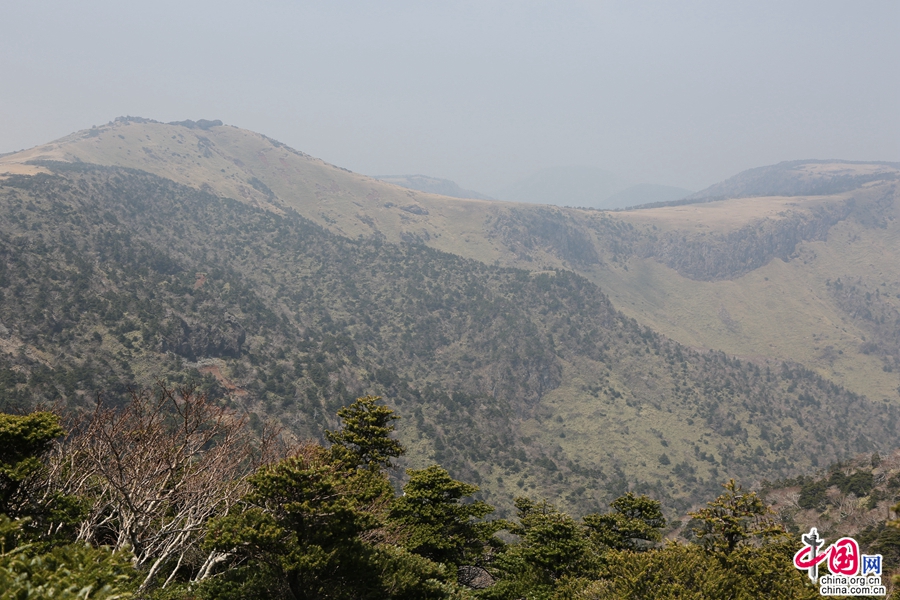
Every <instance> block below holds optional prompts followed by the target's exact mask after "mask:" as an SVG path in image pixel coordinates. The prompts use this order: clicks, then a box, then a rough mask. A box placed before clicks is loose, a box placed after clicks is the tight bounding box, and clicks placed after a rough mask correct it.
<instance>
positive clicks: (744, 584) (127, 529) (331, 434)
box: [0, 383, 818, 600]
mask: <svg viewBox="0 0 900 600" xmlns="http://www.w3.org/2000/svg"><path fill="white" fill-rule="evenodd" d="M337 415H338V417H339V419H340V426H339V427H338V428H336V429H335V430H329V431H326V432H325V435H324V437H325V440H326V441H325V443H314V442H303V443H298V444H293V445H289V444H287V443H285V442H284V441H283V440H282V439H281V436H280V435H279V432H278V430H277V429H274V428H270V427H261V428H257V430H253V429H251V428H250V427H249V426H248V424H247V423H246V421H245V419H243V418H242V417H241V416H239V415H238V414H237V413H235V412H233V411H232V410H230V409H228V408H226V407H225V406H223V405H222V404H220V403H217V402H214V401H212V400H210V399H209V398H208V397H207V396H206V395H204V394H203V393H199V392H197V390H195V389H192V388H190V387H185V388H178V389H175V388H171V387H169V386H167V385H165V384H162V383H161V384H159V385H158V386H157V388H156V389H155V390H150V391H144V392H139V393H138V392H133V393H132V394H131V396H130V398H129V399H128V401H127V402H124V403H122V402H119V403H106V402H104V401H103V400H102V398H98V401H97V403H96V405H95V406H94V408H93V409H92V410H90V411H84V412H81V413H80V414H75V415H73V414H59V413H55V412H51V411H37V412H32V413H29V414H19V415H12V414H0V590H6V591H0V598H3V599H5V598H37V597H40V598H43V597H57V598H98V599H99V598H103V599H113V598H117V599H125V598H156V599H167V600H169V599H172V600H174V599H184V600H187V599H189V598H190V599H210V600H212V599H217V600H218V599H221V600H225V599H238V598H242V599H243V598H251V599H252V598H259V599H263V598H286V599H298V600H299V599H304V600H307V599H332V598H333V599H363V598H410V599H413V598H415V599H427V598H473V599H474V598H485V599H497V600H500V599H517V598H546V599H564V598H565V599H568V598H572V599H574V598H596V599H612V598H659V599H663V598H691V599H693V598H696V599H706V598H763V597H767V598H775V597H778V598H814V597H818V591H817V590H816V588H814V587H813V586H812V585H811V584H810V582H809V580H808V579H807V578H806V575H805V574H804V573H801V572H799V571H797V570H796V569H794V568H793V566H792V564H791V558H792V555H793V553H794V552H795V551H796V550H797V549H798V544H797V540H796V538H795V537H794V536H788V534H787V533H786V531H785V530H784V528H783V527H782V526H780V525H779V524H778V523H777V522H776V519H775V518H774V514H773V513H772V512H771V511H770V510H769V508H768V507H767V506H766V504H765V502H764V501H763V500H762V499H761V498H760V497H759V496H758V495H757V494H755V493H754V492H749V491H746V490H744V489H742V488H741V487H740V486H739V485H738V484H737V483H735V482H734V481H733V480H731V481H729V482H727V483H726V484H725V485H724V488H725V489H724V493H723V494H722V495H721V496H719V497H718V498H716V499H715V500H713V501H711V502H709V503H708V505H707V506H706V507H705V508H702V509H700V510H697V511H695V512H693V513H691V517H692V521H691V541H690V542H673V541H666V542H665V543H663V542H662V537H663V536H662V534H663V532H664V530H665V528H666V525H667V523H666V519H665V517H664V516H663V511H662V506H661V504H660V502H659V501H657V500H654V499H652V498H650V497H648V496H646V495H640V494H636V493H633V492H626V493H625V494H623V495H621V496H620V497H619V498H617V499H616V500H614V501H613V502H612V503H611V504H610V506H609V510H608V511H606V512H597V513H592V514H588V515H585V516H583V517H581V518H575V517H573V516H571V515H569V514H567V513H566V512H564V511H562V510H560V509H559V508H558V507H556V506H554V505H553V504H552V503H551V502H548V501H547V500H544V499H535V498H528V497H525V496H522V497H518V498H516V499H515V500H514V505H515V509H516V514H515V518H511V519H492V518H491V514H492V513H493V512H494V510H493V507H492V506H490V505H489V504H487V503H486V502H484V501H482V500H480V499H478V487H477V486H476V485H473V484H470V483H466V482H463V481H458V480H456V479H454V478H453V477H452V476H451V475H450V473H448V471H447V470H446V469H444V468H443V467H441V466H440V465H437V464H434V465H430V466H427V467H425V468H421V469H409V470H407V471H406V478H405V483H404V484H403V485H402V487H399V483H397V480H396V478H394V479H392V475H396V473H395V471H396V466H395V464H396V462H397V461H396V459H397V458H398V457H400V456H402V455H403V454H404V452H405V449H404V447H403V446H402V445H401V444H400V442H399V441H397V440H396V439H395V438H394V437H393V435H392V434H393V432H394V428H395V421H396V420H397V419H398V418H399V417H398V416H397V415H396V414H395V413H394V411H393V410H392V409H390V408H389V407H388V406H386V405H385V404H383V403H382V402H381V398H379V397H377V396H365V397H361V398H358V399H357V400H356V401H355V402H353V403H352V404H349V405H348V406H345V407H343V408H341V409H340V410H338V412H337Z"/></svg>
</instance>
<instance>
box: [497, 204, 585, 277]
mask: <svg viewBox="0 0 900 600" xmlns="http://www.w3.org/2000/svg"><path fill="white" fill-rule="evenodd" d="M491 235H495V236H499V237H500V238H501V239H502V240H503V242H504V243H505V244H506V246H507V247H508V248H510V249H511V250H512V251H513V252H515V253H516V255H517V256H519V257H520V258H526V260H527V257H528V256H529V255H530V252H531V251H532V250H534V249H536V248H539V247H541V248H546V249H548V250H550V252H551V253H553V254H555V255H557V256H559V257H560V258H562V259H563V260H566V261H568V262H571V263H580V264H596V263H598V262H600V255H599V254H598V253H597V249H596V247H595V246H594V242H593V241H592V240H591V237H590V234H589V233H588V232H587V230H585V229H584V228H583V227H582V226H580V225H578V224H576V223H574V222H573V221H572V219H571V217H570V216H568V215H566V214H564V213H562V212H560V211H557V210H553V209H550V208H548V209H539V210H528V211H525V210H518V209H513V210H510V211H509V212H508V213H506V214H502V215H500V217H499V218H498V219H497V221H496V222H495V223H494V225H493V228H492V231H491Z"/></svg>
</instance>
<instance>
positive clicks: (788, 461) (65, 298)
mask: <svg viewBox="0 0 900 600" xmlns="http://www.w3.org/2000/svg"><path fill="white" fill-rule="evenodd" d="M45 167H46V168H48V169H51V170H52V171H53V173H52V174H39V175H35V176H14V177H10V178H8V179H6V180H5V181H4V182H3V183H2V185H0V214H2V215H3V216H2V221H0V281H2V298H0V323H2V326H3V328H2V329H0V334H2V338H0V344H2V349H3V354H2V355H0V361H2V367H0V369H2V370H0V377H2V384H3V385H2V388H0V394H2V404H3V408H5V409H7V410H9V409H15V408H17V407H25V406H29V405H33V404H34V403H37V402H63V403H65V404H66V405H68V406H70V407H73V408H74V407H77V406H84V405H87V404H89V403H90V402H91V401H92V398H93V396H94V395H95V394H96V393H98V392H102V393H104V394H105V395H107V396H108V397H109V398H111V399H113V400H114V399H115V398H117V397H124V392H125V390H126V389H127V388H128V387H129V386H135V387H137V386H144V385H147V384H149V383H152V381H153V380H155V379H156V378H163V379H167V380H169V381H176V382H177V381H186V380H189V379H195V380H199V381H201V383H202V385H203V386H204V389H207V390H209V391H210V392H211V393H212V394H213V396H214V397H217V398H219V399H220V400H221V401H222V402H224V403H226V404H229V405H234V406H237V407H238V408H240V409H241V410H244V411H247V412H248V413H250V414H251V422H252V423H258V422H259V421H260V420H264V419H267V418H275V419H278V420H280V421H281V422H282V423H283V424H285V425H286V426H287V427H288V432H290V433H293V434H294V435H296V436H298V437H301V438H302V437H307V436H315V435H318V434H319V432H320V431H321V429H322V427H323V426H329V425H332V423H331V422H329V420H328V419H329V417H328V416H327V415H333V414H334V412H335V410H336V409H337V408H338V407H340V406H343V405H346V404H348V403H349V402H351V401H352V399H353V398H355V397H357V396H360V395H364V394H366V393H378V394H381V395H384V396H385V397H387V398H389V399H390V401H391V403H392V404H394V405H395V406H397V407H398V409H399V411H400V413H401V414H403V415H404V416H406V418H405V419H404V420H403V421H402V422H401V424H400V432H401V438H402V439H403V441H404V443H405V444H406V445H407V446H408V448H409V449H410V454H409V461H410V464H412V465H414V466H425V465H427V464H429V463H430V462H432V461H436V462H440V463H442V464H444V465H445V466H446V467H447V468H448V469H449V470H450V472H451V473H452V474H453V475H454V476H458V477H460V478H462V479H465V480H469V481H474V482H476V483H479V484H480V485H481V487H482V489H483V494H485V495H486V496H488V497H490V498H494V497H495V495H500V494H501V493H502V495H503V496H505V497H507V498H508V497H510V496H511V495H512V493H513V492H518V491H519V490H524V491H530V493H532V494H538V495H543V496H546V497H549V498H552V499H554V500H556V501H558V502H559V503H560V504H561V505H563V506H567V507H571V508H572V509H573V510H575V511H576V512H579V513H584V512H587V511H589V510H593V509H596V508H597V507H598V506H601V505H602V504H603V503H604V502H607V501H608V500H609V499H611V498H612V497H615V496H617V495H620V494H621V493H623V492H624V491H626V490H627V489H629V488H631V489H637V490H644V491H650V492H652V493H653V494H654V495H655V496H657V497H660V498H671V499H674V500H677V501H678V502H676V503H675V504H673V506H684V505H686V504H687V503H689V502H691V501H693V500H697V499H700V498H708V497H709V496H710V495H711V493H713V490H715V489H717V488H718V484H719V483H720V482H721V480H723V479H724V478H726V477H728V476H737V477H742V478H745V479H748V480H749V479H756V478H762V477H767V478H770V479H774V478H776V477H779V476H786V475H789V474H793V473H796V472H797V471H798V470H799V469H804V468H808V467H809V466H811V465H815V464H816V461H819V464H825V463H828V462H832V461H835V460H837V459H840V458H843V457H845V456H849V455H851V454H855V453H857V452H871V451H873V450H880V451H885V450H887V449H888V446H889V445H890V443H891V440H892V439H894V438H895V436H896V424H897V419H896V409H894V408H893V407H891V406H888V405H886V404H884V403H881V402H870V401H869V400H867V399H865V398H863V397H860V396H857V395H854V394H852V393H849V392H847V391H846V390H843V389H841V388H840V387H838V386H836V385H834V384H833V383H830V382H827V381H825V380H823V379H821V378H820V377H818V376H816V375H815V374H813V373H812V372H810V371H808V370H806V369H804V368H802V367H801V366H798V365H793V364H787V363H784V364H783V363H776V362H764V361H760V362H758V363H748V362H746V361H738V360H736V359H734V358H731V357H728V356H726V355H724V354H722V353H716V352H696V351H693V350H690V349H688V348H685V347H683V346H680V345H678V344H676V343H674V342H672V341H670V340H668V339H666V338H664V337H662V336H659V335H657V334H655V333H654V332H652V331H650V330H648V329H646V328H644V327H641V326H640V325H638V324H637V323H635V322H634V321H633V320H631V319H629V318H627V317H625V316H623V315H622V314H621V313H619V312H618V311H616V310H615V309H614V308H613V307H612V306H611V304H610V302H609V300H608V299H607V298H606V296H605V295H604V294H603V293H602V292H601V291H600V290H599V289H598V288H597V287H596V286H595V285H594V284H592V283H590V282H589V281H587V280H586V279H584V278H582V277H580V276H577V275H575V274H573V273H570V272H567V271H562V270H557V271H550V272H545V273H529V272H527V271H522V270H516V269H508V268H499V267H490V266H487V265H485V264H483V263H480V262H477V261H473V260H467V259H463V258H460V257H458V256H455V255H451V254H446V253H442V252H439V251H437V250H434V249H431V248H428V247H425V246H423V245H418V244H399V245H396V244H390V243H387V242H384V241H380V240H379V239H377V238H376V239H356V240H353V239H348V238H344V237H340V236H337V235H334V234H332V233H329V232H327V231H325V230H324V229H322V228H321V227H319V226H318V225H315V224H313V223H311V222H310V221H308V220H306V219H304V218H302V217H300V216H299V215H296V214H295V213H293V212H292V211H290V210H289V209H288V210H285V211H283V213H282V214H278V213H277V212H273V211H271V210H264V209H261V208H256V207H252V206H249V205H247V204H245V203H241V202H237V201H234V200H229V199H222V198H219V197H217V196H214V195H212V194H208V193H205V192H203V191H198V190H195V189H192V188H188V187H184V186H181V185H179V184H176V183H174V182H172V181H169V180H166V179H163V178H160V177H157V176H153V175H150V174H147V173H143V172H139V171H133V170H126V169H118V168H108V167H96V166H90V165H77V164H75V165H72V164H51V163H48V164H47V165H45ZM679 502H680V503H679ZM498 504H501V508H509V507H508V505H507V506H505V507H503V506H502V504H503V501H502V500H498Z"/></svg>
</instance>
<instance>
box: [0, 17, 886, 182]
mask: <svg viewBox="0 0 900 600" xmlns="http://www.w3.org/2000/svg"><path fill="white" fill-rule="evenodd" d="M120 115H136V116H142V117H148V118H153V119H157V120H161V121H172V120H182V119H200V118H206V119H222V120H223V121H225V122H226V123H229V124H233V125H237V126H239V127H244V128H247V129H252V130H255V131H259V132H262V133H265V134H266V135H269V136H270V137H273V138H276V139H278V140H281V141H283V142H285V143H287V144H288V145H290V146H293V147H295V148H297V149H299V150H302V151H304V152H308V153H310V154H313V155H315V156H319V157H321V158H324V159H325V160H327V161H329V162H332V163H334V164H337V165H340V166H342V167H346V168H349V169H352V170H354V171H358V172H361V173H366V174H371V175H378V174H400V173H421V174H425V175H432V176H436V177H446V178H449V179H453V180H455V181H456V182H457V183H459V184H460V185H462V186H464V187H467V188H471V189H475V190H480V191H483V192H485V193H491V192H493V191H495V190H497V189H499V188H501V187H503V186H505V185H508V184H510V183H512V182H513V181H515V180H517V179H519V178H522V177H525V176H527V175H529V174H531V173H533V172H535V171H536V170H538V169H541V168H545V167H552V166H576V165H582V166H590V167H599V168H603V169H607V170H610V171H613V172H615V173H618V174H620V175H622V176H625V177H629V178H632V179H636V180H642V181H646V182H651V183H663V184H669V185H677V186H682V187H687V188H690V189H700V188H702V187H705V186H706V185H709V184H711V183H714V182H716V181H718V180H721V179H723V178H725V177H728V176H730V175H733V174H734V173H736V172H738V171H741V170H743V169H746V168H750V167H755V166H760V165H764V164H771V163H775V162H778V161H781V160H792V159H799V158H846V159H854V160H892V161H900V2H898V1H897V0H888V1H883V2H878V1H866V2H849V1H841V2H835V1H830V0H815V1H788V2H785V1H784V0H778V1H775V2H765V1H760V0H753V1H748V2H738V1H728V2H721V1H698V2H691V1H681V2H662V1H660V2H652V3H650V2H634V1H629V2H576V1H571V2H561V1H556V2H528V1H524V0H520V1H515V2H512V1H510V2H491V1H485V0H478V1H473V2H449V1H448V2H443V3H437V2H421V1H417V2H390V1H388V0H380V1H377V2H362V1H355V2H349V1H340V0H332V1H324V2H323V1H318V2H301V1H289V2H288V1H285V2H281V1H267V2H257V3H249V2H228V1H222V0H219V1H216V2H206V1H204V2H192V1H190V0H180V1H178V2H170V1H155V2H121V1H109V2H95V1H90V0H83V1H81V2H68V1H66V2H62V1H58V2H48V1H41V0H29V1H27V2H14V1H12V0H0V152H9V151H13V150H19V149H22V148H26V147H30V146H34V145H37V144H40V143H44V142H47V141H50V140H52V139H55V138H57V137H61V136H63V135H65V134H68V133H70V132H72V131H75V130H77V129H83V128H86V127H90V126H91V125H94V124H101V123H105V122H107V121H109V120H112V119H113V118H115V117H117V116H120Z"/></svg>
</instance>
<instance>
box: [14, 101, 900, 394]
mask: <svg viewBox="0 0 900 600" xmlns="http://www.w3.org/2000/svg"><path fill="white" fill-rule="evenodd" d="M201 125H202V126H197V124H193V123H190V122H187V124H182V125H165V124H162V123H156V122H152V121H148V120H145V119H120V120H117V121H115V122H112V123H110V124H108V125H105V126H102V127H97V128H94V129H90V130H85V131H82V132H78V133H75V134H72V135H71V136H68V137H66V138H63V139H61V140H57V141H56V142H53V143H51V144H47V145H44V146H39V147H37V148H34V149H32V150H28V151H24V152H20V153H15V154H11V155H7V156H4V157H0V173H2V172H13V173H17V172H18V173H21V172H39V171H41V170H42V169H41V168H40V167H36V166H33V165H28V164H26V163H27V162H28V161H30V160H33V159H41V158H43V159H53V160H63V161H71V162H75V161H83V162H90V163H96V164H106V165H119V166H126V167H132V168H139V169H142V170H146V171H149V172H153V173H156V174H158V175H161V176H163V177H167V178H171V179H173V180H174V181H177V182H179V183H183V184H186V185H189V186H192V187H195V188H198V189H203V190H206V191H209V192H211V193H214V194H217V195H219V196H221V197H229V198H235V199H238V200H240V201H242V202H246V203H249V204H251V205H253V206H259V207H263V208H267V209H270V210H275V211H281V210H284V209H286V208H288V207H290V208H292V209H294V210H296V211H297V212H298V213H299V214H301V215H303V216H305V217H306V218H308V219H310V220H312V221H314V222H316V223H318V224H319V225H322V226H324V227H326V228H328V229H330V230H331V231H334V232H336V233H338V234H341V235H344V236H347V237H357V236H360V235H361V236H364V237H372V236H376V237H380V238H382V239H384V240H385V241H388V242H400V241H416V242H420V243H424V244H426V245H428V246H430V247H433V248H436V249H439V250H443V251H446V252H451V253H454V254H457V255H460V256H464V257H468V258H474V259H476V260H479V261H482V262H484V263H486V264H496V265H501V266H512V267H519V268H525V269H528V270H532V271H540V270H546V269H559V268H563V269H568V270H572V271H575V272H577V273H580V274H582V275H584V276H585V277H587V278H588V279H590V280H591V281H593V282H595V283H598V284H600V285H601V287H602V288H603V289H604V290H605V291H606V292H607V293H608V294H609V295H610V298H611V299H612V301H613V303H614V304H615V306H616V307H617V308H618V309H619V310H622V311H623V312H625V313H626V314H627V315H629V316H630V317H632V318H635V319H637V320H638V321H639V322H641V323H645V324H647V325H649V326H651V327H653V328H654V329H655V330H657V331H660V332H663V333H665V334H666V335H668V336H670V337H672V338H673V339H675V340H677V341H679V342H681V343H684V344H686V345H689V346H693V347H699V348H713V349H721V350H724V351H726V352H728V353H733V354H738V355H741V356H745V357H748V358H753V357H769V358H775V359H790V360H794V361H798V362H800V363H802V364H804V365H807V366H808V367H810V368H812V369H814V370H815V371H816V372H817V373H819V374H821V375H822V376H824V377H827V378H828V379H830V380H831V381H834V382H836V383H838V384H840V385H844V386H846V387H848V388H849V389H851V390H853V391H854V392H856V393H860V394H865V395H867V396H869V397H871V398H874V399H882V398H887V399H889V401H891V402H895V401H897V400H898V398H900V395H898V389H897V388H898V385H900V378H898V373H900V368H898V366H897V361H898V360H900V355H898V354H897V352H896V351H894V350H891V348H895V347H896V342H891V341H889V340H895V339H896V338H897V336H898V335H900V326H898V325H896V324H895V323H893V322H891V321H890V320H889V317H888V316H887V315H890V314H893V313H892V312H891V311H896V310H897V305H896V303H895V302H894V300H893V299H892V298H895V297H896V293H897V291H894V292H891V291H890V290H891V289H894V288H898V287H900V282H898V281H897V278H896V277H893V276H892V275H891V273H892V272H893V271H894V269H893V265H895V264H897V262H898V261H900V256H898V248H900V245H898V244H897V236H898V230H897V227H898V221H897V220H896V217H897V210H898V206H897V202H896V196H897V191H896V187H895V183H896V178H897V175H898V169H897V167H896V165H893V164H890V163H848V162H842V161H803V162H794V163H782V164H780V165H776V166H774V167H764V168H760V169H753V170H751V171H748V172H746V173H744V174H741V175H739V176H736V177H735V178H733V180H729V181H727V182H724V183H723V184H722V185H720V186H718V187H716V186H714V187H713V188H710V190H706V191H704V192H702V193H700V194H699V195H702V196H703V197H704V199H703V200H702V201H701V202H702V203H700V204H691V205H689V206H664V207H657V208H651V209H643V210H632V211H621V212H615V213H607V212H601V211H589V210H587V211H585V210H577V209H565V208H559V207H548V206H536V205H529V204H515V203H508V202H485V201H478V200H459V199H453V198H447V197H444V196H436V195H432V194H427V193H423V192H417V191H413V190H408V189H403V188H399V187H396V186H393V185H390V184H387V183H385V182H381V181H377V180H374V179H371V178H367V177H364V176H361V175H356V174H353V173H350V172H348V171H346V170H344V169H340V168H338V167H334V166H332V165H328V164H327V163H324V162H323V161H320V160H318V159H315V158H313V157H310V156H308V155H305V154H303V153H301V152H297V151H294V150H292V149H290V148H287V147H285V146H283V145H282V144H280V143H278V142H275V141H274V140H271V139H269V138H266V137H265V136H262V135H259V134H256V133H252V132H248V131H245V130H240V129H237V128H234V127H229V126H217V125H215V122H201ZM778 190H781V191H780V192H779V191H778ZM773 191H774V192H776V193H782V194H787V195H786V196H785V195H781V196H766V197H757V196H755V195H758V194H760V193H772V192H773ZM813 192H815V193H817V194H821V193H827V195H815V196H810V195H806V196H803V195H801V196H797V195H796V194H801V193H803V194H807V193H813ZM711 195H712V196H716V195H732V196H746V195H751V196H754V197H747V198H742V199H739V200H734V199H732V200H724V201H710V198H711ZM848 278H849V279H848ZM838 279H840V280H841V282H842V283H846V282H847V281H850V280H852V283H851V285H850V286H849V287H845V288H842V290H843V291H836V290H837V288H835V287H831V286H830V285H829V284H828V282H830V281H837V280H838ZM882 284H884V285H882ZM854 286H855V287H854ZM851 288H852V289H853V290H857V291H860V294H861V295H860V296H859V298H862V299H863V300H859V299H858V298H857V299H855V300H854V299H850V298H849V297H846V296H847V294H852V293H855V292H851V291H850V290H851ZM866 292H868V293H869V294H870V296H871V295H873V294H876V292H878V294H877V295H876V296H875V298H876V301H877V302H878V303H879V306H878V307H871V308H868V307H866V306H863V305H860V302H863V303H868V302H872V301H871V300H865V298H866V296H865V293H866ZM842 294H843V295H842ZM892 294H893V296H892ZM860 308H863V309H866V310H869V312H868V313H867V312H866V310H860ZM873 311H874V312H873ZM876 313H877V314H878V315H880V316H878V317H872V318H868V317H867V315H870V316H871V315H874V314H876ZM872 319H878V320H877V322H876V321H873V320H872ZM886 319H887V320H886ZM873 336H875V337H877V338H878V340H876V341H875V342H874V343H875V347H873V346H872V343H873V339H872V338H873Z"/></svg>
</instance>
